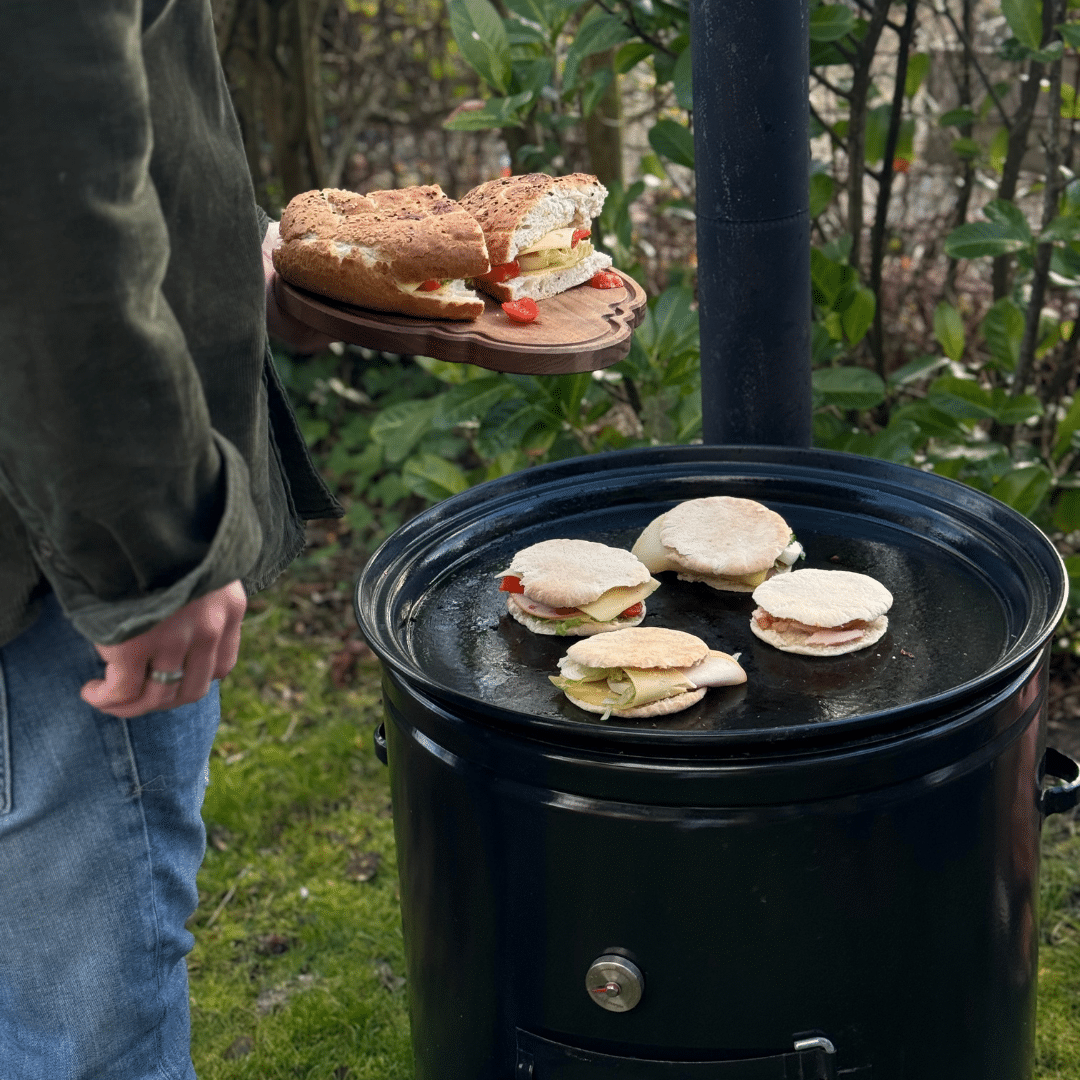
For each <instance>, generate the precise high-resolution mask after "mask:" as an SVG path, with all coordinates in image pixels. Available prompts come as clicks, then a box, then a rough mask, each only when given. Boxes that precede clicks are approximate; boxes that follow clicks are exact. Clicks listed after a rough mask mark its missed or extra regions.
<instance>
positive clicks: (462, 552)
mask: <svg viewBox="0 0 1080 1080" xmlns="http://www.w3.org/2000/svg"><path fill="white" fill-rule="evenodd" d="M754 457H756V458H758V460H753V458H754ZM706 495H735V496H739V497H743V498H754V499H757V500H759V501H760V502H763V503H764V504H765V505H767V506H769V507H770V508H771V509H773V510H776V511H777V512H778V513H780V514H781V515H782V516H783V517H784V518H785V520H786V521H787V522H788V524H789V525H790V526H791V527H792V529H793V531H794V532H795V534H796V536H797V538H798V540H799V541H800V543H802V545H803V547H804V548H805V550H806V555H807V557H806V559H805V560H803V561H802V562H800V563H799V564H798V568H801V567H817V568H821V569H840V570H852V571H856V572H858V573H864V574H869V575H871V576H873V577H875V578H877V579H878V580H879V581H881V582H882V583H883V584H884V585H885V586H886V587H887V588H888V589H889V590H890V592H891V593H892V594H893V597H894V603H893V607H892V609H891V610H890V612H889V630H888V632H887V633H886V635H885V636H884V637H883V638H882V639H881V640H880V641H878V642H877V643H876V644H875V645H873V646H871V647H869V648H867V649H863V650H859V651H857V652H854V653H849V654H845V655H842V656H838V657H806V656H800V655H796V654H791V653H785V652H781V651H779V650H777V649H774V648H772V647H771V646H769V645H767V644H765V643H764V642H762V641H760V640H759V639H758V638H757V637H755V636H754V635H753V634H752V633H751V631H750V628H749V623H750V613H751V612H752V611H753V609H754V607H755V604H754V602H753V600H752V598H751V597H750V596H749V595H748V594H738V593H726V592H719V591H717V590H714V589H711V588H709V587H708V586H706V585H703V584H700V583H692V582H682V581H679V580H678V579H677V577H676V575H675V574H674V573H671V572H664V573H661V574H659V575H658V580H660V582H661V587H660V588H659V589H658V590H657V591H656V592H655V593H653V595H652V596H650V597H649V598H648V600H647V601H646V617H645V620H644V623H643V625H646V626H666V627H671V628H674V629H679V630H685V631H688V632H690V633H692V634H696V635H698V636H699V637H701V638H703V639H704V640H705V641H706V642H707V643H708V645H709V646H710V647H711V648H713V649H720V650H722V651H724V652H728V653H732V654H735V655H737V656H738V658H739V662H740V663H741V664H742V666H743V668H744V669H745V670H746V674H747V682H746V683H745V684H743V685H741V686H736V687H725V688H714V689H710V690H708V691H707V692H706V695H705V697H704V699H703V700H702V701H701V702H700V703H698V704H696V705H694V706H691V707H690V708H689V709H686V710H684V711H682V712H679V713H675V714H673V715H671V716H667V717H659V718H651V719H640V720H631V719H625V718H617V717H610V718H609V719H607V720H601V718H600V716H599V715H597V714H593V713H588V712H586V711H584V710H581V709H578V708H577V707H576V706H574V705H572V704H571V703H570V702H569V701H568V700H567V699H566V697H565V696H564V695H563V694H562V692H561V691H559V690H558V689H557V688H556V687H554V686H553V685H552V684H551V683H550V681H549V679H548V676H549V675H555V674H557V673H558V668H557V663H558V660H559V658H560V657H561V656H562V655H564V653H565V652H566V649H567V647H568V646H570V645H571V644H573V642H574V641H576V640H580V639H578V638H574V637H556V636H546V635H539V634H533V633H531V632H530V631H528V630H526V629H525V627H524V626H522V625H521V624H520V623H518V622H516V621H515V620H514V619H512V618H511V617H510V616H509V615H508V614H507V612H506V594H504V593H500V592H499V591H498V585H499V576H500V572H501V571H504V570H505V569H506V568H507V566H508V565H509V563H510V560H511V559H512V557H513V555H514V553H515V551H517V550H519V549H520V548H523V547H526V546H527V545H529V544H534V543H538V542H539V541H541V540H547V539H552V538H555V537H571V538H579V539H587V540H596V541H599V542H601V543H606V544H611V545H612V546H616V547H624V548H629V547H631V546H632V545H633V543H634V541H635V540H636V539H637V537H638V535H639V534H640V533H641V531H642V530H643V529H644V528H645V526H646V525H648V524H649V522H650V521H651V520H653V518H654V517H656V516H657V515H659V514H662V513H663V512H665V511H666V510H668V509H670V508H671V507H672V506H673V505H675V503H677V502H680V501H682V500H684V499H690V498H699V497H702V496H706ZM455 504H456V505H455ZM1064 596H1065V578H1064V573H1063V569H1062V567H1061V563H1060V559H1059V558H1058V557H1057V554H1056V552H1055V551H1054V550H1053V548H1052V547H1051V545H1050V544H1049V542H1048V541H1047V540H1046V539H1045V537H1043V536H1042V534H1041V533H1039V532H1038V530H1036V529H1035V528H1034V527H1033V526H1031V525H1030V523H1028V522H1027V521H1026V520H1025V519H1023V518H1022V517H1020V516H1019V515H1016V514H1015V513H1014V512H1013V511H1011V510H1009V509H1008V508H1007V507H1005V506H1003V505H1002V504H1000V503H998V502H996V501H995V500H991V499H989V498H988V497H986V496H983V495H980V494H979V493H978V492H974V491H971V490H970V489H968V488H965V487H963V486H962V485H959V484H954V483H952V482H951V481H944V480H942V479H941V478H939V477H935V476H928V475H927V474H924V473H920V472H917V471H915V470H912V469H906V468H904V467H901V466H894V465H888V464H886V463H883V462H878V461H873V460H871V459H864V458H856V457H853V456H850V455H843V454H828V453H825V452H820V451H794V450H777V449H775V448H774V449H771V450H770V449H767V448H724V447H666V448H662V449H660V450H650V451H625V452H621V453H616V454H606V455H599V456H598V457H595V458H585V459H576V460H575V461H574V462H566V463H561V464H560V465H557V466H546V467H544V468H541V469H536V470H532V471H530V472H527V473H524V474H517V476H515V477H508V478H506V479H504V480H501V481H496V482H494V483H492V484H488V485H484V486H482V487H481V488H476V489H473V490H472V491H470V492H466V493H465V494H464V495H462V496H457V497H456V498H455V499H451V500H448V501H447V502H445V503H442V504H440V505H439V506H437V507H434V508H433V509H432V510H431V511H428V512H427V513H426V514H424V515H421V517H420V518H417V519H414V521H413V522H411V523H409V525H406V526H405V527H403V529H402V530H399V531H398V533H395V534H394V536H392V537H391V538H390V539H389V540H388V541H387V542H386V544H385V545H384V546H383V548H381V549H380V551H379V552H377V553H376V555H375V556H373V557H372V560H371V561H370V562H369V564H368V566H367V567H366V568H365V570H364V572H363V574H362V575H361V578H360V581H359V583H358V600H357V613H358V618H359V621H360V625H361V628H362V629H363V631H364V633H365V636H366V637H367V638H368V641H369V642H370V644H371V645H372V647H373V649H374V650H375V651H376V653H378V654H379V655H380V657H381V658H382V659H383V660H384V661H385V662H386V663H388V664H389V665H390V666H391V667H393V668H394V669H395V670H396V671H397V672H398V673H399V674H400V675H402V676H403V677H404V678H405V680H406V682H408V683H411V684H413V685H414V686H416V687H417V689H419V690H422V691H424V692H425V693H427V694H428V695H430V696H432V697H434V698H436V699H437V700H440V701H442V702H443V703H445V704H446V705H447V706H448V707H449V708H451V709H462V708H465V709H467V710H468V711H469V712H470V713H472V714H477V715H480V716H483V717H486V718H488V719H491V720H494V721H497V722H500V721H501V722H508V721H509V722H513V723H526V724H528V725H530V727H531V728H532V729H533V730H534V731H535V732H536V733H537V734H538V735H539V734H540V733H541V732H546V733H547V734H549V735H551V734H555V733H556V732H557V731H559V730H560V729H561V730H564V731H568V730H569V729H570V728H574V729H576V734H577V735H578V736H579V737H580V735H581V734H584V732H582V730H581V729H582V726H583V725H584V726H585V727H586V728H592V729H594V730H595V734H596V735H597V736H598V737H599V736H602V737H604V738H623V739H626V740H628V741H630V742H642V741H653V740H655V739H667V740H670V739H671V738H672V737H675V738H676V739H677V741H685V740H687V739H690V740H691V741H695V742H697V741H700V740H705V741H706V742H714V741H716V740H720V741H721V742H724V743H732V742H736V743H737V742H743V741H746V742H761V741H763V740H764V741H768V742H775V741H776V740H784V739H789V738H792V737H794V738H800V737H807V736H814V737H820V736H822V735H827V734H829V733H830V732H835V733H836V734H837V735H840V734H841V733H843V734H844V735H845V736H847V735H850V734H852V732H853V729H854V728H860V729H861V728H865V727H867V726H868V725H869V726H873V725H878V726H889V727H892V726H894V725H895V724H898V723H901V722H903V721H904V719H905V718H907V717H913V716H914V714H916V713H921V714H923V715H926V714H928V713H930V712H937V711H940V709H942V708H948V707H950V706H956V705H959V704H960V703H962V702H963V701H964V700H965V699H966V698H968V697H972V696H974V695H976V694H977V693H978V692H979V691H980V688H983V689H989V687H990V684H992V683H996V682H998V681H1000V680H1002V679H1004V678H1005V677H1007V676H1008V675H1009V674H1010V673H1012V672H1014V671H1016V670H1018V669H1019V667H1020V666H1022V665H1023V664H1024V663H1026V661H1027V659H1028V658H1029V657H1030V656H1031V655H1032V653H1033V652H1034V651H1037V650H1038V649H1039V648H1041V647H1042V645H1043V644H1045V641H1046V639H1047V637H1048V636H1049V634H1050V632H1051V631H1052V630H1053V627H1054V625H1055V624H1056V622H1057V619H1058V618H1059V617H1060V614H1061V609H1062V605H1063V603H1064Z"/></svg>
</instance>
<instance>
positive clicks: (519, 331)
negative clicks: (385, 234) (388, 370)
mask: <svg viewBox="0 0 1080 1080" xmlns="http://www.w3.org/2000/svg"><path fill="white" fill-rule="evenodd" d="M615 273H617V274H618V275H619V276H620V277H621V278H622V279H623V283H624V284H623V287H622V288H616V289H594V288H593V287H592V286H591V285H589V284H588V283H586V284H584V285H577V286H575V287H574V288H572V289H568V290H567V291H566V292H563V293H559V294H558V296H553V297H551V298H550V299H548V300H540V301H538V306H539V308H540V314H539V315H538V316H537V317H536V319H535V320H534V321H533V322H531V323H524V324H522V323H515V322H511V320H510V319H509V318H508V317H507V315H506V313H505V312H504V311H503V310H502V307H501V306H500V304H499V302H498V301H497V300H494V299H492V298H491V297H490V296H485V297H484V313H483V315H481V316H480V317H479V318H478V319H474V320H470V321H465V322H456V321H453V320H449V319H415V318H412V317H411V316H409V315H393V314H389V313H386V312H381V311H367V310H365V309H364V308H358V307H352V306H351V305H349V304H343V303H340V302H339V301H337V300H331V299H329V298H328V297H325V296H316V295H315V294H314V293H310V292H306V291H305V290H304V289H299V288H297V287H296V286H295V285H290V284H289V282H287V281H285V280H284V278H282V277H280V276H279V277H278V278H277V279H276V283H275V289H276V292H277V299H278V303H279V304H280V305H281V307H282V308H283V309H284V310H285V311H287V312H288V313H289V314H290V315H292V316H293V317H294V318H296V319H299V320H300V321H301V322H303V323H306V324H307V325H308V326H311V327H314V329H316V330H321V331H322V332H323V333H324V334H329V335H331V336H333V337H335V338H337V339H338V340H339V341H347V342H350V343H351V344H353V345H362V346H365V347H366V348H369V349H378V350H380V351H382V352H390V353H399V354H401V355H407V356H431V357H434V358H435V359H436V360H449V361H451V362H453V363H459V364H476V365H477V366H478V367H483V368H489V369H491V370H492V371H507V372H513V373H515V374H520V375H563V374H568V373H571V372H577V371H595V370H597V369H598V368H605V367H610V366H611V365H612V364H617V363H618V362H619V361H620V360H622V359H623V358H624V357H625V356H626V354H627V353H629V351H630V340H631V335H632V334H633V332H634V327H635V326H637V325H638V323H640V322H641V320H642V319H643V318H644V317H645V301H646V299H647V298H646V295H645V290H644V289H643V288H642V287H641V286H640V285H639V284H638V283H637V282H636V281H635V280H634V279H633V278H632V277H630V276H629V275H628V274H624V273H623V272H622V271H621V270H616V271H615ZM480 295H481V296H483V295H484V294H483V293H481V294H480Z"/></svg>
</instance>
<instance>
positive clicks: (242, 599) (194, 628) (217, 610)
mask: <svg viewBox="0 0 1080 1080" xmlns="http://www.w3.org/2000/svg"><path fill="white" fill-rule="evenodd" d="M246 610H247V596H246V594H245V593H244V587H243V585H241V584H240V582H239V581H234V582H232V583H231V584H229V585H226V586H224V587H223V588H221V589H216V590H215V591H214V592H212V593H207V594H206V595H205V596H201V597H199V599H198V600H192V601H191V603H190V604H186V605H185V606H184V607H182V608H181V609H180V610H179V611H176V612H174V613H173V614H172V615H170V616H169V617H168V618H167V619H165V620H163V621H162V622H159V623H158V624H157V626H155V627H153V628H152V629H150V630H147V631H146V633H145V634H140V635H139V636H138V637H133V638H129V639H128V640H127V641H124V642H121V643H120V644H119V645H95V646H94V648H95V649H97V651H98V654H99V655H100V657H101V659H102V660H104V661H105V665H106V666H105V678H104V679H91V680H90V681H89V682H88V683H86V684H85V685H84V686H83V688H82V692H81V695H80V696H81V697H82V699H83V701H85V702H87V703H88V704H90V705H93V706H94V708H95V709H100V710H101V711H102V712H107V713H111V714H112V715H113V716H119V717H121V718H122V719H125V720H126V719H129V718H131V717H133V716H142V715H143V714H144V713H149V712H155V711H157V710H159V709H174V708H176V706H177V705H187V704H189V703H190V702H192V701H198V700H199V698H201V697H203V696H204V695H205V694H206V692H207V691H208V690H209V689H210V683H211V681H212V680H214V679H222V678H224V677H225V676H226V675H228V673H229V672H230V671H232V669H233V666H234V665H235V664H236V657H237V654H238V653H239V651H240V628H241V625H242V623H243V621H244V612H245V611H246ZM151 671H162V672H171V671H183V673H184V677H183V679H182V680H178V681H176V682H168V683H160V682H156V681H154V680H153V679H151V678H150V672H151Z"/></svg>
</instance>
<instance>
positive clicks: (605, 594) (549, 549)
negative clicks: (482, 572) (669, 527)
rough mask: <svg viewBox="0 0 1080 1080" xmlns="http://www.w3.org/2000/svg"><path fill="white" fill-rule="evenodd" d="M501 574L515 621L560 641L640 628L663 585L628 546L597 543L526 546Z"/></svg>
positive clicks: (559, 541)
mask: <svg viewBox="0 0 1080 1080" xmlns="http://www.w3.org/2000/svg"><path fill="white" fill-rule="evenodd" d="M498 576H499V577H500V578H502V583H501V584H500V586H499V588H500V590H501V591H504V592H506V593H507V597H506V610H507V612H508V613H509V614H510V616H511V618H514V619H516V620H517V621H518V622H519V623H521V624H522V625H523V626H524V627H526V628H527V629H529V630H531V631H532V632H533V633H534V634H555V635H558V636H560V637H561V636H565V635H569V636H572V637H584V636H590V635H593V634H603V633H607V632H610V631H614V630H619V629H621V628H623V627H629V626H636V625H637V624H638V623H640V622H641V620H642V619H643V618H644V617H645V598H646V597H648V596H650V595H651V594H652V593H653V592H654V591H655V590H656V589H658V588H659V587H660V583H659V582H658V581H656V580H655V579H654V578H653V577H652V575H651V574H650V573H649V571H648V570H647V569H646V568H645V567H644V566H643V565H642V564H641V562H640V561H639V560H638V559H636V558H635V557H634V556H633V555H631V554H630V552H629V551H627V550H626V549H625V548H616V547H610V546H609V545H607V544H600V543H597V542H595V541H593V540H571V539H555V540H543V541H541V542H540V543H538V544H533V545H531V546H530V547H527V548H522V550H521V551H519V552H517V554H516V555H514V557H513V559H512V560H511V561H510V565H509V567H507V569H506V570H503V571H502V572H501V573H500V574H499V575H498ZM627 611H632V612H633V614H630V615H627V614H625V613H626V612H627Z"/></svg>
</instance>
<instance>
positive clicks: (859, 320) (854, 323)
mask: <svg viewBox="0 0 1080 1080" xmlns="http://www.w3.org/2000/svg"><path fill="white" fill-rule="evenodd" d="M876 309H877V300H876V299H875V297H874V293H873V291H872V290H870V289H868V288H867V287H866V286H865V285H861V286H860V287H859V288H858V289H857V290H856V291H855V294H854V295H853V296H852V298H851V302H850V303H849V304H848V305H847V307H845V308H844V310H843V311H842V312H841V315H840V321H841V324H842V325H843V328H844V336H845V337H846V338H847V339H848V342H849V343H850V344H852V345H858V344H859V342H860V341H862V339H863V338H864V337H865V336H866V332H867V330H869V329H870V327H871V326H872V325H873V323H874V312H875V310H876Z"/></svg>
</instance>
